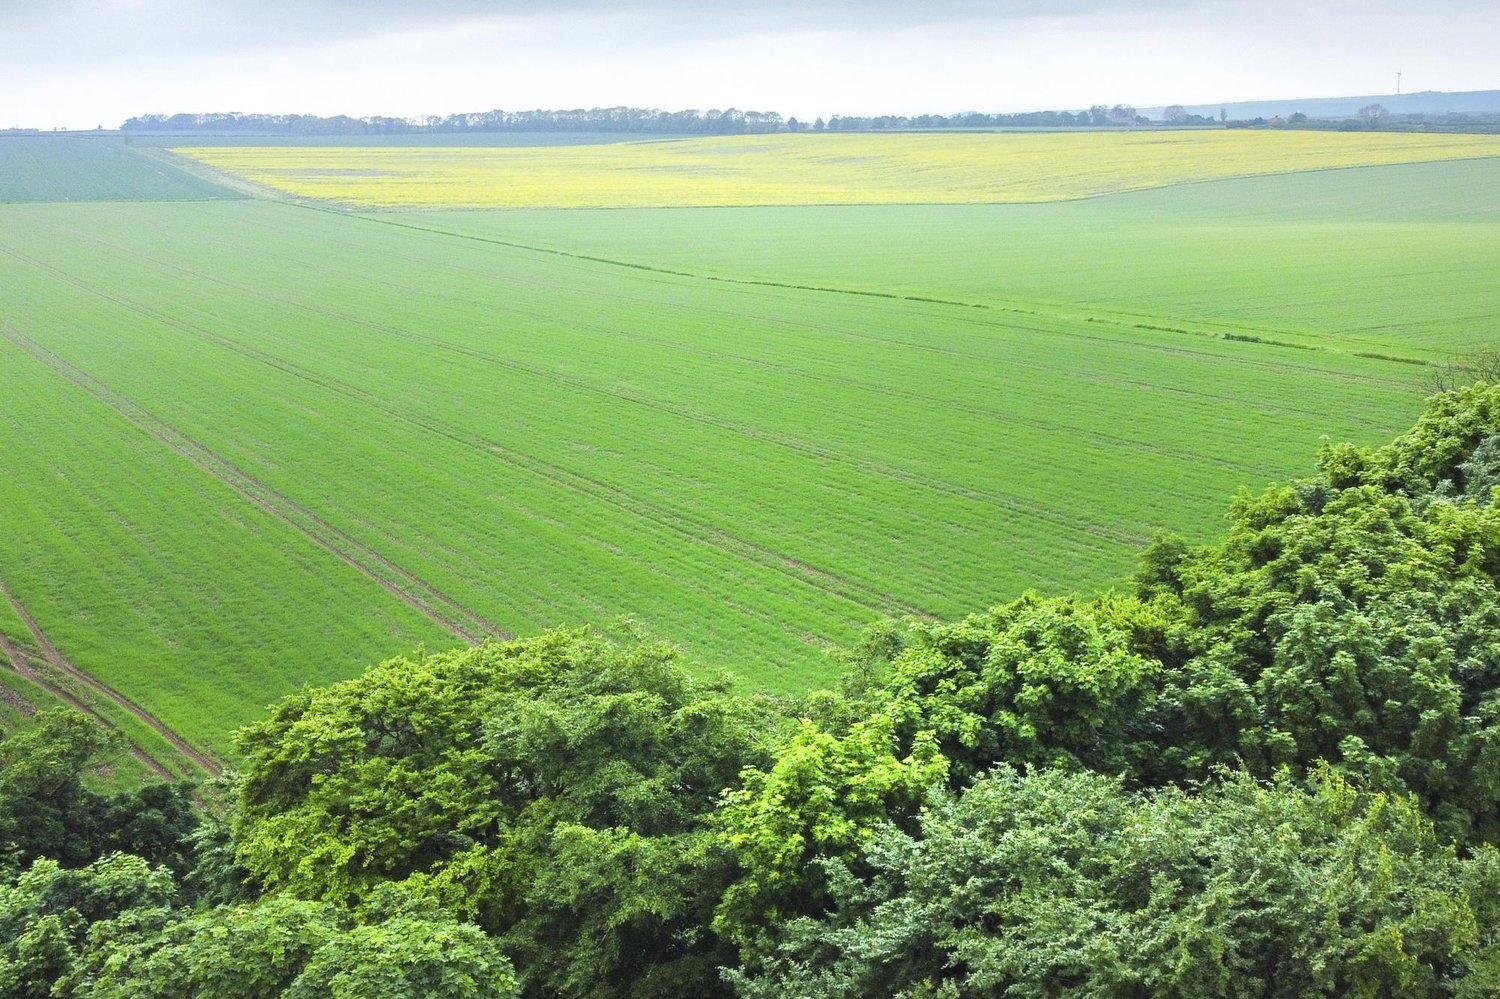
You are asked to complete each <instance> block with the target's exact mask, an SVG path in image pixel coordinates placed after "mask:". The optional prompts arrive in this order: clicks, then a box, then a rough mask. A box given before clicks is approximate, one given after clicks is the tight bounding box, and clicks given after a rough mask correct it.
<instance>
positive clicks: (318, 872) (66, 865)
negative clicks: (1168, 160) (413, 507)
mask: <svg viewBox="0 0 1500 999" xmlns="http://www.w3.org/2000/svg"><path fill="white" fill-rule="evenodd" d="M1497 489H1500V385H1497V386H1488V385H1484V384H1480V385H1475V386H1472V387H1464V388H1458V389H1455V390H1452V391H1447V392H1442V393H1439V394H1437V395H1434V396H1433V397H1432V398H1431V399H1430V400H1429V401H1428V404H1427V407H1426V409H1425V411H1424V412H1423V414H1422V415H1421V416H1420V418H1419V419H1418V420H1417V422H1416V424H1415V425H1414V426H1413V427H1412V428H1411V429H1410V430H1408V431H1407V432H1405V433H1403V434H1401V435H1399V436H1398V437H1396V438H1395V439H1394V440H1392V441H1391V442H1389V443H1387V444H1384V445H1381V446H1376V447H1357V446H1354V445H1350V444H1332V445H1328V446H1326V447H1324V449H1323V450H1322V452H1321V454H1320V455H1319V458H1318V462H1317V467H1316V471H1315V473H1314V474H1313V475H1312V476H1310V477H1309V478H1306V479H1301V480H1297V481H1293V482H1289V483H1285V484H1281V485H1276V486H1272V487H1270V488H1267V489H1264V490H1262V491H1260V492H1252V491H1249V490H1243V491H1241V493H1240V494H1239V495H1238V496H1237V497H1235V498H1234V500H1233V501H1232V503H1231V504H1230V508H1229V514H1228V528H1227V531H1226V532H1225V534H1224V535H1223V536H1222V537H1221V538H1219V539H1218V540H1216V541H1214V542H1211V543H1208V544H1203V545H1190V544H1188V543H1186V542H1185V541H1183V540H1181V539H1179V538H1175V537H1172V536H1162V537H1159V538H1157V539H1156V540H1155V541H1154V542H1153V543H1152V544H1151V545H1150V546H1149V547H1148V548H1147V549H1146V550H1145V551H1143V553H1142V554H1141V556H1140V559H1139V562H1138V566H1137V569H1136V572H1135V574H1134V576H1133V577H1132V579H1131V581H1130V584H1129V585H1128V586H1127V587H1124V588H1122V589H1119V590H1111V591H1107V592H1104V593H1099V594H1094V595H1071V596H1043V595H1038V594H1035V593H1028V594H1024V595H1022V596H1021V597H1019V598H1018V599H1016V600H1013V601H1011V602H1010V603H1007V604H1003V605H1001V606H997V607H994V608H991V609H989V610H987V611H983V612H980V613H976V614H973V615H971V616H969V617H967V618H964V619H962V620H958V621H951V622H934V621H926V620H915V619H910V620H903V621H887V622H883V623H880V624H877V625H874V626H872V627H871V628H869V629H868V630H867V631H866V633H865V634H864V636H863V637H862V638H861V640H860V642H859V643H858V644H857V645H856V646H855V647H853V648H851V649H849V650H846V651H844V652H842V653H840V658H841V663H842V666H843V667H844V676H843V678H842V680H841V681H840V683H839V684H838V685H837V687H836V688H835V689H831V690H823V691H816V692H813V693H810V694H807V695H803V696H799V697H790V698H777V697H771V696H767V695H757V694H748V693H744V692H740V691H737V690H736V689H735V688H734V687H733V685H732V684H731V683H730V682H729V680H727V679H725V678H722V677H719V678H708V679H703V678H699V677H695V676H694V675H692V674H690V673H689V672H688V671H687V670H686V669H685V668H684V667H683V665H682V664H681V663H680V662H679V661H678V655H677V653H676V652H675V650H674V649H673V648H672V647H670V646H669V645H667V644H665V643H662V642H660V641H656V640H650V639H642V640H640V641H637V642H635V643H617V642H610V641H606V640H604V639H601V638H599V637H597V636H596V635H594V634H592V633H591V632H590V631H588V630H587V629H577V630H556V631H551V632H548V633H545V634H543V635H540V636H538V637H535V638H530V639H525V640H520V641H513V642H505V643H500V642H492V643H486V644H484V645H481V646H478V647H475V648H466V649H456V650H452V651H447V652H442V653H438V654H427V653H426V652H424V651H418V652H416V653H414V654H412V655H409V656H404V657H399V658H396V659H392V660H390V661H388V662H385V663H382V664H380V665H378V666H376V667H373V668H372V669H370V670H369V671H367V672H366V673H365V674H364V675H362V676H360V677H357V678H355V679H352V680H349V681H346V682H343V683H338V684H334V685H332V686H328V687H323V688H316V689H307V690H303V691H301V692H299V693H296V694H293V695H291V696H290V697H287V698H286V699H284V700H283V701H282V702H281V703H279V704H277V705H276V706H274V707H273V708H272V709H271V711H270V713H269V715H268V716H267V717H266V718H265V719H263V720H262V721H260V722H258V723H256V724H254V725H251V726H249V727H248V728H246V729H244V730H242V731H241V732H240V733H238V735H237V737H236V744H237V748H238V753H239V768H240V769H239V770H238V772H236V773H232V774H227V775H225V776H224V777H223V778H221V779H219V780H217V781H215V782H212V783H211V784H209V785H206V786H203V787H200V788H197V789H194V788H191V787H188V786H176V787H164V786H162V785H156V786H149V787H146V788H142V789H138V790H135V791H130V792H119V793H116V794H114V795H100V794H97V793H95V792H92V791H89V790H88V789H87V787H86V786H85V784H84V781H83V776H84V774H85V773H86V771H87V767H88V764H89V761H90V760H91V759H94V758H96V757H97V755H98V753H99V752H100V751H101V749H102V748H104V747H106V746H107V745H108V743H109V741H110V738H109V737H108V736H107V735H106V734H105V733H103V732H102V731H101V730H99V729H98V728H97V727H95V726H94V725H93V724H92V723H91V722H89V721H88V720H87V719H85V718H83V717H82V716H79V715H76V714H70V713H68V712H64V711H58V712H52V713H47V714H45V715H43V716H41V717H39V719H38V720H37V723H36V725H35V726H34V727H33V728H32V729H31V730H29V731H22V732H19V733H15V734H11V735H10V736H9V737H8V738H5V739H3V740H0V997H7V999H9V997H33V996H35V997H42V996H54V997H80V999H81V997H94V999H105V997H116V996H118V997H122V999H123V997H131V999H150V997H162V999H168V997H177V996H183V995H210V994H211V995H215V996H218V997H222V999H235V997H245V999H259V997H265V996H275V995H285V996H290V997H294V999H296V997H312V996H325V995H331V996H336V997H341V999H366V997H368V999H374V997H377V996H423V997H435V999H448V997H452V999H470V997H474V999H478V997H491V996H497V997H498V996H526V997H542V996H554V995H568V996H580V997H600V999H603V997H632V999H645V997H669V996H682V995H695V996H729V995H738V996H743V997H756V999H758V997H765V999H771V997H781V996H832V997H847V999H856V997H874V996H903V997H910V999H917V997H954V999H957V997H976V999H977V997H982V996H993V995H1001V994H1007V995H1027V996H1039V997H1042V996H1044V997H1078V999H1083V997H1086V996H1087V997H1092V996H1101V995H1104V996H1120V997H1129V996H1147V995H1149V996H1154V997H1165V999H1209V997H1245V999H1250V997H1287V999H1292V997H1307V996H1330V997H1331V996H1363V997H1381V996H1414V997H1479V996H1491V995H1495V994H1497V991H1500V849H1497V847H1500V503H1497V502H1496V498H1497V497H1500V493H1497V492H1496V490H1497ZM200 799H201V801H200Z"/></svg>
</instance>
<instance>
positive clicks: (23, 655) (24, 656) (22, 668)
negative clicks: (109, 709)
mask: <svg viewBox="0 0 1500 999" xmlns="http://www.w3.org/2000/svg"><path fill="white" fill-rule="evenodd" d="M0 592H3V593H4V594H5V597H6V599H8V600H9V601H10V603H11V605H12V606H13V607H15V608H16V610H17V611H18V612H19V613H20V614H21V615H22V617H23V619H24V620H25V621H26V624H27V627H32V620H31V617H30V616H29V615H28V614H27V613H26V612H25V611H24V610H22V609H21V605H20V604H19V603H17V602H16V599H15V597H13V596H11V594H10V591H9V590H6V589H5V587H4V585H3V584H0ZM34 633H37V634H39V632H34ZM54 651H55V650H54ZM0 656H3V658H4V660H5V665H6V666H7V667H8V668H9V669H10V670H11V672H13V673H15V674H16V675H17V676H20V677H21V678H22V679H24V680H26V681H28V682H30V683H33V684H35V685H36V686H38V687H40V688H42V689H43V690H45V691H47V693H49V694H51V695H52V696H53V697H56V698H57V699H58V700H60V701H62V702H63V703H64V704H66V705H68V706H69V707H70V708H72V709H74V710H75V711H81V712H83V713H84V714H86V715H88V716H89V717H91V718H93V719H94V720H95V721H97V722H99V724H101V725H103V726H104V727H105V728H107V729H110V730H112V731H115V732H118V731H120V727H119V726H118V725H116V724H115V723H114V722H112V721H110V720H109V719H108V718H106V717H105V716H104V715H102V714H100V713H99V712H98V711H96V710H95V709H94V708H93V707H91V706H90V705H88V704H86V703H85V702H84V701H82V700H81V699H79V698H78V697H77V696H76V695H75V694H73V693H72V692H71V691H69V690H67V689H66V688H64V687H60V686H58V685H57V684H55V683H53V682H52V681H50V680H48V679H47V677H46V676H45V675H44V674H43V673H42V672H41V671H40V670H38V669H37V668H36V667H35V666H34V665H33V663H32V660H31V656H30V655H29V654H28V653H27V652H26V650H25V649H23V648H21V647H20V646H18V645H16V644H15V643H13V642H11V641H10V640H9V639H8V638H6V637H5V636H3V635H0ZM69 675H71V676H74V677H75V678H78V679H80V680H82V681H83V682H84V683H86V684H87V685H88V686H90V687H91V688H93V689H99V688H101V687H103V684H98V685H97V686H95V684H94V683H90V682H89V679H91V678H87V677H86V674H82V673H78V672H74V671H71V670H70V671H69ZM103 690H108V688H107V687H103ZM103 690H101V691H100V692H101V693H103ZM106 696H107V695H106ZM127 710H128V709H127ZM132 714H137V713H136V712H132ZM137 717H141V716H140V714H137ZM147 717H149V716H147ZM142 720H143V721H145V720H146V719H145V718H142ZM147 724H148V725H151V727H152V728H155V729H156V730H157V731H158V732H162V733H163V734H165V732H166V728H165V726H160V725H154V724H152V723H151V722H150V721H147ZM127 745H128V746H129V749H130V753H131V755H132V756H134V757H135V758H136V759H138V760H140V761H141V762H142V763H143V764H145V765H146V768H147V769H149V770H150V771H151V772H152V773H154V774H156V775H157V776H158V777H160V778H162V779H163V780H177V779H178V776H179V775H178V774H175V773H173V772H172V771H171V770H169V769H167V767H166V765H165V764H163V763H162V762H161V761H160V760H158V759H157V758H156V757H155V756H152V755H151V754H150V753H148V752H147V751H146V750H144V749H142V748H141V747H140V746H138V745H136V744H135V743H134V742H133V741H128V740H127ZM173 745H176V742H174V743H173ZM183 745H186V743H183ZM200 765H201V764H200ZM211 765H212V764H211ZM212 766H213V769H212V770H210V773H218V772H219V771H218V767H217V765H212Z"/></svg>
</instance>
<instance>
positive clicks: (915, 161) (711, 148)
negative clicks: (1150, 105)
mask: <svg viewBox="0 0 1500 999" xmlns="http://www.w3.org/2000/svg"><path fill="white" fill-rule="evenodd" d="M176 152H178V153H181V154H184V155H187V156H190V157H192V158H194V159H196V160H199V161H200V162H202V163H205V164H207V165H209V166H211V167H214V168H216V169H218V170H222V171H225V172H228V173H231V174H235V175H238V176H240V177H242V178H244V179H246V180H250V181H253V182H255V183H258V184H262V185H265V186H267V187H271V188H275V189H277V190H279V191H283V192H286V193H287V194H291V195H294V196H297V197H303V198H317V199H326V200H331V201H339V202H344V203H348V204H353V205H360V206H370V207H423V206H425V207H447V208H459V207H472V208H541V207H547V208H575V207H576V208H585V207H587V208H623V207H670V206H719V205H849V204H891V203H917V204H941V203H952V202H1034V201H1061V200H1067V199H1071V198H1086V197H1091V196H1093V195H1098V194H1110V193H1114V192H1118V191H1133V190H1140V189H1143V188H1151V187H1164V186H1167V185H1170V184H1179V183H1184V182H1189V181H1198V180H1216V179H1220V178H1225V177H1242V176H1249V175H1254V174H1268V173H1289V172H1294V171H1301V170H1323V169H1329V168H1336V167H1361V166H1379V165H1384V164H1392V163H1419V162H1428V161H1432V160H1450V159H1472V158H1476V157H1490V156H1500V137H1497V136H1483V135H1427V134H1402V133H1392V132H1371V133H1362V132H1356V133H1351V132H1313V131H1307V132H1304V131H1244V130H1229V131H1203V132H1187V131H1184V132H1044V133H1014V132H995V133H900V134H870V133H857V134H838V133H836V134H796V135H790V134H786V135H753V136H726V137H716V138H701V139H699V138H694V139H677V140H657V141H647V142H624V143H612V144H602V145H583V146H540V147H509V148H441V149H438V148H410V147H406V148H402V147H368V146H365V147H348V146H345V147H284V148H283V147H244V146H241V147H233V146H222V147H212V148H190V149H178V150H176Z"/></svg>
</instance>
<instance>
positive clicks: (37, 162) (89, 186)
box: [0, 135, 240, 203]
mask: <svg viewBox="0 0 1500 999" xmlns="http://www.w3.org/2000/svg"><path fill="white" fill-rule="evenodd" d="M233 197H240V195H238V194H236V193H234V192H233V191H231V190H229V189H228V188H226V187H222V186H220V185H218V184H215V183H213V182H211V181H208V180H205V179H202V178H200V177H197V176H194V175H193V174H192V173H189V172H188V171H185V170H183V169H181V168H180V167H178V166H176V165H174V164H172V163H170V162H168V161H167V160H166V159H165V158H163V157H160V156H156V157H153V156H149V155H146V154H144V153H143V152H142V151H141V150H139V149H137V148H134V147H132V146H130V145H127V144H126V143H124V142H122V141H118V140H114V139H109V138H95V137H88V138H85V137H81V136H62V135H49V136H10V135H7V136H0V203H4V202H33V201H200V200H203V199H206V198H233Z"/></svg>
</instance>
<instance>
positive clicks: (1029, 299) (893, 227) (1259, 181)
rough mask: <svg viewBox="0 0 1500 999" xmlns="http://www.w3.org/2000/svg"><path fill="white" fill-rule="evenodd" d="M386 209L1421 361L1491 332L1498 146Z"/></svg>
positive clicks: (593, 247)
mask: <svg viewBox="0 0 1500 999" xmlns="http://www.w3.org/2000/svg"><path fill="white" fill-rule="evenodd" d="M379 217H383V218H397V219H398V220H400V221H402V222H403V224H412V225H419V226H427V227H431V228H435V229H442V230H446V231H452V232H460V233H465V234H469V235H473V236H477V237H481V238H487V239H498V240H503V241H509V242H513V243H519V244H523V245H530V246H538V247H546V248H551V249H556V250H560V251H563V252H569V253H576V254H583V255H588V256H596V257H601V258H606V259H612V260H619V261H624V262H629V263H633V264H639V265H643V266H655V267H663V268H667V269H672V270H679V271H688V272H692V273H697V274H702V275H706V276H714V277H721V278H726V279H732V280H746V279H750V280H760V281H772V282H780V283H788V284H802V285H822V286H831V287H839V288H847V289H855V290H863V291H870V292H876V293H883V294H896V295H915V296H928V297H937V298H947V299H953V300H957V301H964V302H975V303H982V304H989V305H993V306H997V307H1019V308H1030V309H1037V310H1042V311H1047V312H1061V313H1072V314H1081V315H1092V316H1096V317H1100V318H1104V317H1108V318H1113V319H1115V320H1117V321H1119V322H1123V323H1126V324H1134V323H1143V324H1148V325H1156V326H1169V327H1177V328H1183V329H1191V330H1195V331H1200V332H1204V333H1209V334H1213V335H1221V334H1222V335H1235V336H1256V337H1259V338H1261V339H1266V340H1278V341H1287V342H1296V343H1302V344H1308V345H1313V346H1317V347H1319V348H1321V349H1329V350H1337V351H1345V352H1355V351H1364V352H1375V353H1386V354H1391V355H1395V356H1404V357H1415V358H1419V359H1420V358H1432V357H1438V356H1441V355H1443V354H1444V353H1445V352H1449V351H1457V352H1464V351H1468V350H1472V349H1474V348H1476V347H1482V346H1485V345H1489V344H1493V342H1494V337H1495V330H1496V313H1497V311H1500V303H1497V298H1496V292H1495V289H1496V288H1500V160H1496V159H1486V160H1472V161H1464V162H1451V163H1430V164H1413V165H1401V166H1388V167H1374V168H1367V169H1361V170H1357V171H1347V170H1340V171H1324V172H1319V173H1306V174H1293V175H1285V176H1276V177H1256V178H1247V179H1235V180H1224V181H1216V182H1210V183H1201V184H1192V185H1184V186H1178V187H1172V188H1168V189H1164V190H1157V191H1142V192H1136V193H1131V194H1125V195H1117V196H1113V197H1108V198H1098V199H1093V200H1089V201H1085V202H1077V203H1060V204H1039V205H961V206H958V205H955V206H931V205H925V206H904V205H882V206H846V207H821V208H815V207H802V208H758V209H656V210H639V211H618V210H614V211H546V210H539V211H508V212H426V213H422V214H421V215H418V216H411V217H406V216H388V215H382V216H379ZM1413 377H1414V378H1417V379H1420V373H1414V374H1413Z"/></svg>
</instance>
